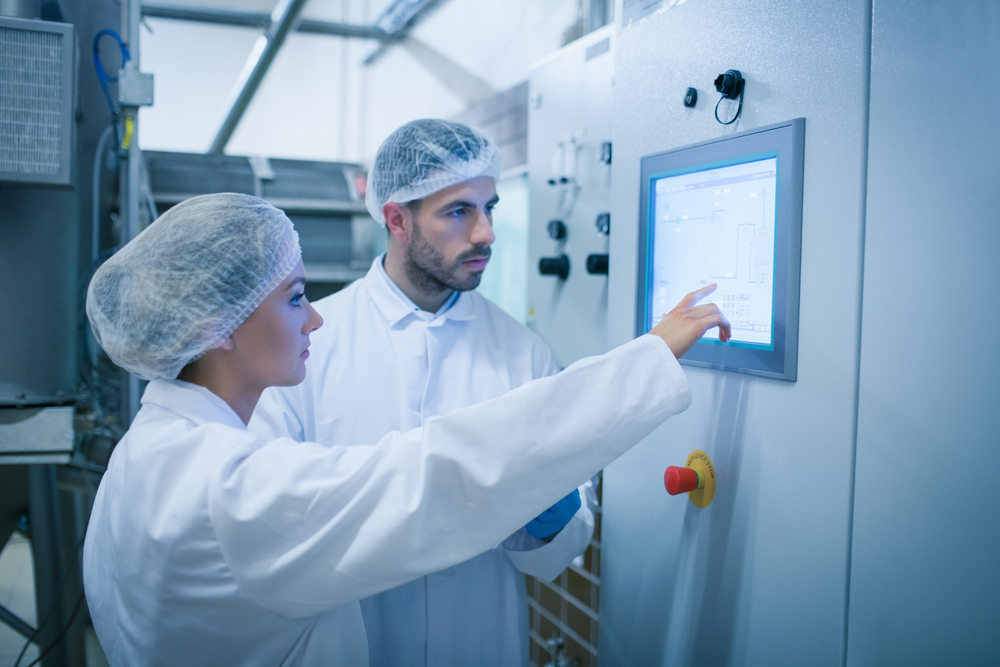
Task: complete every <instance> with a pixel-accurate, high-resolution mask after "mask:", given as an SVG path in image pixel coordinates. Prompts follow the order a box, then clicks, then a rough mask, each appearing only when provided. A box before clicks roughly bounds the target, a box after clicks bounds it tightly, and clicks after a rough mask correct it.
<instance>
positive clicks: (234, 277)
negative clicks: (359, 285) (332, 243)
mask: <svg viewBox="0 0 1000 667" xmlns="http://www.w3.org/2000/svg"><path fill="white" fill-rule="evenodd" d="M300 257H301V251H300V249H299V236H298V234H297V233H296V232H295V229H294V228H293V227H292V222H291V220H289V219H288V218H287V217H286V216H285V214H284V213H282V212H281V211H279V210H278V209H276V208H274V207H273V206H271V205H270V204H268V203H267V202H265V201H263V200H262V199H257V198H256V197H251V196H249V195H240V194H229V193H227V194H214V195H204V196H201V197H194V198H192V199H188V200H187V201H184V202H182V203H180V204H178V205H177V206H175V207H173V208H172V209H170V210H169V211H167V212H166V213H165V214H163V215H162V216H160V218H159V219H157V220H156V222H154V223H153V224H151V225H150V226H149V227H148V228H146V229H145V230H144V231H143V232H142V233H140V234H139V235H138V236H137V237H135V238H134V239H133V240H132V241H131V242H130V243H128V245H126V246H125V247H124V248H122V249H121V250H119V251H118V252H117V253H115V254H114V255H113V256H112V257H111V258H110V259H109V260H108V261H107V262H105V263H104V265H102V266H101V267H100V268H99V269H98V270H97V273H96V274H94V278H93V280H91V281H90V287H89V289H88V290H87V317H88V318H89V319H90V324H91V327H92V328H93V330H94V335H95V336H96V337H97V342H98V343H100V345H101V347H102V348H104V351H105V352H107V353H108V356H109V357H111V359H112V361H114V362H115V363H116V364H118V365H119V366H121V367H122V368H124V369H126V370H127V371H129V372H130V373H132V374H133V375H137V376H138V377H140V378H142V379H144V380H153V379H155V378H168V379H173V378H176V377H177V375H178V374H179V373H180V372H181V369H182V368H184V366H185V365H187V364H188V363H190V362H191V361H194V360H195V359H197V358H199V357H201V356H202V355H203V354H205V352H207V351H208V350H211V349H213V348H215V347H218V346H219V345H221V344H222V343H223V342H224V341H225V340H226V339H227V338H229V336H230V335H231V334H232V333H233V331H235V330H236V327H238V326H239V325H240V324H242V323H243V321H244V320H245V319H246V318H247V317H248V316H249V315H250V313H252V312H253V311H254V310H255V309H256V308H257V306H259V305H260V303H261V301H263V300H264V298H265V297H266V296H267V295H268V294H270V293H271V292H272V291H274V289H275V288H276V287H277V286H278V285H279V284H281V281H283V280H284V279H285V278H287V277H288V275H289V274H290V273H291V272H292V269H293V268H295V265H296V264H297V263H298V261H299V258H300Z"/></svg>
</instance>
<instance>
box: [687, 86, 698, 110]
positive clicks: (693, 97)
mask: <svg viewBox="0 0 1000 667" xmlns="http://www.w3.org/2000/svg"><path fill="white" fill-rule="evenodd" d="M695 104H698V89H697V88H688V89H687V92H686V93H684V106H686V107H688V108H691V107H693V106H694V105H695Z"/></svg>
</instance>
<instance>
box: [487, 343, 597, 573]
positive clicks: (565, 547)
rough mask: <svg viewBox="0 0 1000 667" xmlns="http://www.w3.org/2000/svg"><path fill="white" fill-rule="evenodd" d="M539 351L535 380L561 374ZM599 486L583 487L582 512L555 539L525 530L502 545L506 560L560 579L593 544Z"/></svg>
mask: <svg viewBox="0 0 1000 667" xmlns="http://www.w3.org/2000/svg"><path fill="white" fill-rule="evenodd" d="M539 346H540V350H538V352H540V353H544V354H537V355H536V356H537V357H539V359H538V361H537V362H536V367H538V368H541V369H542V370H541V372H540V373H539V372H538V371H536V377H548V376H552V375H555V374H556V373H558V372H559V367H558V366H557V365H556V361H555V358H554V357H553V356H552V352H551V351H550V350H549V348H548V347H546V346H545V345H544V344H542V343H539ZM596 483H597V476H596V475H595V476H594V478H593V479H592V480H588V481H586V482H584V483H583V484H582V485H581V486H580V487H579V491H580V499H581V500H582V501H583V502H582V503H581V504H580V509H579V510H577V512H576V514H575V515H574V516H573V518H572V519H570V522H569V523H568V524H566V525H565V526H564V527H563V529H562V530H560V531H559V532H558V533H556V536H555V537H554V538H553V539H552V540H550V541H548V542H545V541H544V540H540V539H538V538H537V537H534V536H533V535H530V534H529V533H528V531H527V530H525V529H524V528H523V527H522V528H521V529H520V530H518V531H517V532H516V533H514V534H513V535H511V536H510V537H508V538H507V539H506V540H504V541H503V543H502V546H503V548H504V552H505V553H506V554H507V558H508V559H509V560H510V562H511V564H513V565H514V567H516V568H517V569H518V571H520V572H522V573H524V574H527V575H530V576H532V577H536V578H538V579H543V580H545V581H552V580H553V579H555V578H556V577H558V576H559V575H560V574H561V573H562V571H563V570H565V569H566V568H567V567H569V565H570V563H572V562H573V559H574V558H576V557H577V556H579V555H580V554H582V553H583V552H584V551H586V550H587V547H588V546H590V541H591V539H592V538H593V536H594V525H595V520H594V514H595V513H596V512H597V493H596V492H595V488H594V485H595V484H596Z"/></svg>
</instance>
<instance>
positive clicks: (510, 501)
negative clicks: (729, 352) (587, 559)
mask: <svg viewBox="0 0 1000 667" xmlns="http://www.w3.org/2000/svg"><path fill="white" fill-rule="evenodd" d="M689 404H690V394H689V392H688V388H687V381H686V379H685V377H684V374H683V372H682V371H681V369H680V366H679V364H678V363H677V362H676V360H675V359H674V358H673V355H672V354H671V353H670V350H669V348H668V347H667V346H666V345H665V344H664V343H663V341H662V340H660V339H659V338H656V337H654V336H642V337H640V338H638V339H637V340H635V341H633V342H631V343H629V344H627V345H625V346H622V347H621V348H618V349H617V350H614V351H612V352H611V353H609V354H607V355H604V356H602V357H594V358H591V359H586V360H583V361H580V362H578V363H576V364H574V365H573V366H571V367H569V368H568V369H566V370H565V371H563V372H562V373H560V374H559V375H557V376H555V377H551V378H544V379H541V380H538V381H536V382H532V383H529V384H528V385H525V386H523V387H520V388H518V389H515V390H513V391H511V392H510V393H508V394H507V395H506V396H504V397H502V398H499V399H496V400H493V401H487V402H486V403H483V404H480V405H478V406H473V407H470V408H466V409H465V410H462V411H459V412H456V413H454V414H452V415H449V416H447V417H442V418H439V419H432V420H429V421H428V422H427V423H426V424H425V425H424V426H423V427H422V428H420V429H415V430H413V431H409V432H407V433H398V432H395V433H390V434H388V435H386V436H385V437H384V438H382V439H381V440H380V441H379V442H378V443H377V444H375V445H370V446H354V447H332V448H331V447H325V446H321V445H317V444H315V443H297V442H295V441H293V440H290V439H278V440H273V441H265V440H262V439H261V438H260V436H258V435H256V434H253V433H251V432H249V431H247V430H245V429H244V428H243V426H242V424H241V423H240V420H239V419H238V418H237V416H236V414H235V413H234V412H233V411H232V410H231V409H230V408H229V406H228V405H226V403H225V402H223V401H222V400H221V399H219V398H217V397H216V396H214V395H213V394H212V393H211V392H209V391H208V390H206V389H204V388H201V387H198V386H195V385H191V384H187V383H185V382H181V381H177V380H172V381H165V380H155V381H153V382H151V383H150V384H149V386H148V387H147V388H146V392H145V394H144V395H143V406H142V409H141V410H140V411H139V414H138V415H137V417H136V419H135V421H134V423H133V425H132V427H131V428H130V429H129V432H128V434H127V435H126V436H125V438H124V439H123V440H122V441H121V442H120V443H119V444H118V447H117V448H116V449H115V451H114V454H113V455H112V457H111V461H110V462H109V465H108V471H107V474H106V475H105V476H104V479H103V480H102V481H101V486H100V489H99V491H98V493H97V498H96V499H95V502H94V508H93V513H92V515H91V520H90V525H89V527H88V529H87V541H86V545H85V547H84V582H85V586H86V591H87V601H88V604H89V607H90V611H91V616H92V617H93V620H94V626H95V629H96V630H97V636H98V638H99V639H100V641H101V645H102V646H103V647H104V649H105V651H106V653H107V655H108V658H109V661H110V663H111V665H113V666H115V667H125V666H128V667H141V666H143V665H186V666H197V665H211V666H213V667H215V666H217V665H243V666H257V665H260V666H261V667H263V666H265V665H266V666H268V667H274V666H275V665H282V666H288V665H310V666H311V665H350V666H353V665H365V664H366V662H367V659H368V657H367V647H366V642H365V637H364V630H363V628H362V624H361V615H360V609H359V605H358V603H357V602H356V600H359V599H361V598H364V597H368V596H371V595H373V594H375V593H378V592H380V591H383V590H387V589H389V588H392V587H395V586H399V585H400V584H402V583H404V582H406V581H410V580H412V579H415V578H417V577H420V576H423V575H426V574H428V573H430V572H436V571H439V570H442V569H444V568H446V567H450V566H452V565H455V564H457V563H461V562H463V561H466V560H468V559H470V558H472V557H473V556H475V555H477V554H479V553H482V552H483V551H486V550H487V549H490V548H492V547H493V546H494V545H495V544H496V543H497V541H498V540H500V539H502V538H503V536H505V535H509V534H511V533H513V532H514V531H516V530H517V529H518V528H520V527H521V526H523V525H524V524H525V523H526V522H527V521H529V520H530V519H531V518H532V517H534V516H535V515H537V514H538V513H539V512H540V511H542V510H543V509H545V508H546V507H548V506H550V505H551V504H552V503H554V502H555V501H556V500H558V499H559V498H561V497H562V496H564V495H565V494H566V493H568V492H569V491H571V490H572V489H573V488H574V487H576V486H577V485H578V484H580V483H581V482H582V481H584V480H586V479H588V478H589V477H590V476H591V475H593V474H595V473H596V472H597V471H598V470H600V469H602V468H604V467H605V466H606V465H607V464H608V463H610V462H611V461H612V460H614V459H615V458H617V457H618V456H620V455H621V454H622V453H624V452H625V451H626V450H628V449H629V447H631V446H632V445H634V444H635V443H636V442H638V441H639V440H640V439H641V438H643V437H645V436H646V435H647V434H648V433H649V432H650V431H652V430H653V429H654V428H656V426H658V425H659V424H660V423H662V422H663V421H664V420H665V419H667V418H668V417H670V416H671V415H673V414H676V413H677V412H680V411H682V410H684V409H686V408H687V406H688V405H689ZM540 425H544V428H541V427H540ZM501 444H502V445H503V446H500V445H501Z"/></svg>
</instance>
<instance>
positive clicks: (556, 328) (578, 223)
mask: <svg viewBox="0 0 1000 667" xmlns="http://www.w3.org/2000/svg"><path fill="white" fill-rule="evenodd" d="M613 39H614V34H613V29H612V27H607V28H602V29H600V30H596V31H594V32H592V33H590V34H589V35H586V36H584V37H581V38H580V39H578V40H576V41H575V42H573V43H571V44H569V45H567V46H565V47H563V48H562V49H560V50H559V51H556V52H555V53H554V54H553V55H552V56H550V57H549V58H547V59H546V60H545V61H543V62H542V63H539V64H537V65H536V66H535V67H534V68H533V69H532V71H531V77H530V79H529V81H530V84H531V87H530V97H529V102H528V174H529V179H530V189H531V202H530V205H531V222H530V225H529V229H528V326H529V327H531V328H532V329H533V330H534V331H535V332H536V333H538V335H540V336H541V337H542V338H543V339H544V340H545V341H546V342H547V343H548V344H549V346H550V347H551V348H552V351H553V353H554V354H555V357H556V361H557V362H558V363H559V364H560V365H562V366H568V365H569V364H571V363H573V362H574V361H576V360H577V359H581V358H583V357H587V356H592V355H595V354H602V353H604V352H605V351H607V303H608V278H607V276H606V275H600V274H590V273H588V272H587V269H586V263H587V256H588V255H591V254H603V253H607V252H608V237H606V236H601V235H599V234H598V232H597V228H596V227H595V221H596V219H597V216H598V215H599V214H601V213H607V212H610V206H609V204H610V191H611V165H609V164H604V163H601V162H599V161H598V159H597V156H598V151H599V149H600V147H601V144H602V143H604V142H608V141H611V99H612V96H611V90H612V85H611V79H612V75H613V73H614V49H613V45H612V40H613ZM557 219H558V220H560V221H562V222H563V224H564V226H565V228H566V236H565V238H563V239H559V240H555V239H553V238H551V237H550V236H549V234H548V233H547V226H548V224H549V222H550V221H551V220H557ZM613 219H614V217H613V216H612V223H613ZM613 226H614V224H612V227H613ZM562 254H565V255H566V256H567V257H568V258H569V264H570V268H569V275H568V276H567V277H566V279H565V280H562V279H560V278H559V277H557V276H554V275H541V274H540V273H539V260H540V259H541V258H542V257H558V256H559V255H562Z"/></svg>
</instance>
